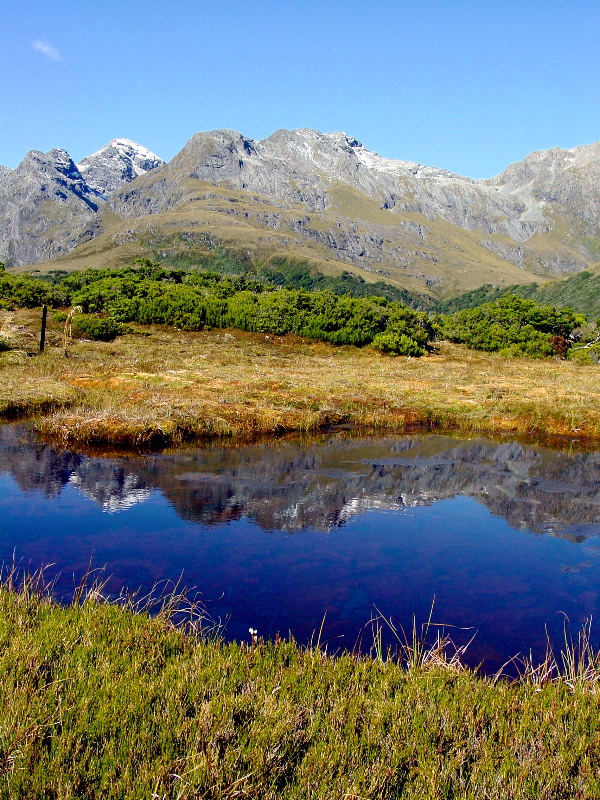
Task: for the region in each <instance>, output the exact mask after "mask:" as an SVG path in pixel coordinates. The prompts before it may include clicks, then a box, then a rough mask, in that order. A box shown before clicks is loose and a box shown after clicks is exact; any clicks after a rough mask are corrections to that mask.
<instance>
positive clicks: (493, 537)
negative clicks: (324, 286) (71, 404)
mask: <svg viewBox="0 0 600 800" xmlns="http://www.w3.org/2000/svg"><path fill="white" fill-rule="evenodd" d="M599 547H600V453H598V452H589V451H587V452H586V451H581V452H580V451H577V450H572V451H570V452H564V451H563V452H559V451H554V450H551V449H548V448H543V447H534V446H530V445H522V444H518V443H510V442H508V443H507V442H503V443H498V442H493V441H490V440H484V439H472V440H461V439H454V438H451V437H448V436H432V435H423V436H404V437H378V438H370V439H356V438H352V437H351V436H350V435H349V434H339V435H336V436H330V437H322V438H321V439H320V440H304V441H302V440H277V441H274V442H270V443H266V444H265V443H263V444H258V445H253V446H245V447H240V448H232V447H229V448H222V447H216V446H212V447H209V448H206V449H200V448H196V449H185V450H181V451H171V452H167V453H162V454H156V455H142V456H112V457H101V456H93V457H92V456H87V455H83V454H80V453H74V452H63V451H58V450H57V449H55V448H53V447H51V446H50V445H45V444H42V443H39V442H37V441H36V440H35V439H34V438H33V437H32V436H31V435H30V434H28V433H27V432H26V431H24V429H22V428H17V427H14V426H4V427H1V428H0V560H2V561H4V562H5V563H6V562H9V561H11V560H12V558H13V553H14V554H15V556H16V558H17V560H20V561H21V563H23V564H28V565H30V566H31V567H33V568H35V567H38V566H41V565H52V566H51V567H49V569H48V575H49V576H52V575H58V580H57V583H56V592H57V595H58V596H59V597H60V598H61V599H67V598H68V597H69V596H70V594H71V593H72V591H73V586H74V584H75V583H77V581H78V580H79V579H80V577H81V575H82V574H83V573H84V572H85V569H86V567H87V565H88V563H89V561H90V558H92V563H93V565H94V566H95V567H104V568H105V573H104V574H105V576H107V577H108V578H109V580H108V584H107V587H106V591H107V592H110V593H112V594H113V595H117V594H118V593H119V592H120V591H121V589H122V587H123V586H127V587H129V588H130V589H131V590H136V589H141V590H142V591H147V590H148V589H149V588H151V586H152V585H153V584H155V583H156V582H157V581H162V580H165V579H170V580H177V579H178V578H179V576H180V575H183V581H184V583H186V584H187V585H188V586H189V587H190V590H191V588H192V587H195V589H196V590H198V591H200V592H201V596H202V599H203V600H204V602H205V604H206V606H207V608H208V610H209V612H210V613H211V615H212V616H213V617H215V618H221V619H222V620H227V625H226V628H225V635H226V636H227V637H229V638H237V639H245V640H248V639H249V634H248V629H249V628H250V627H253V628H256V629H257V630H258V632H259V635H262V636H264V637H270V636H274V635H275V634H276V633H280V634H282V635H288V633H289V632H291V633H292V634H293V635H294V636H295V637H296V638H297V639H298V640H300V641H301V642H307V641H309V640H310V639H311V636H312V635H313V633H314V632H315V631H318V630H319V629H320V627H321V624H322V621H323V617H324V615H325V614H326V617H325V623H324V626H323V634H322V639H324V640H327V641H328V642H329V648H330V649H332V650H335V649H337V648H342V647H347V648H350V649H351V648H353V647H354V646H355V645H356V642H357V640H359V639H360V637H361V630H362V629H363V628H364V626H365V623H367V622H368V620H369V618H370V617H371V615H372V614H374V613H376V612H375V608H376V609H378V610H379V611H381V612H382V613H383V614H384V615H386V616H389V617H393V618H394V620H395V623H396V624H402V625H404V626H405V627H407V628H408V627H410V625H411V624H412V615H413V614H415V615H416V618H417V620H418V621H424V620H425V619H426V618H427V617H428V615H429V611H430V607H431V604H432V601H433V599H434V598H435V606H434V613H433V619H434V621H436V622H438V623H445V624H447V625H453V626H457V627H456V628H453V629H449V632H450V633H451V634H452V636H453V637H454V638H455V639H456V640H457V641H458V642H459V643H460V642H464V641H467V639H469V638H471V636H472V635H473V633H476V636H475V640H474V642H473V643H472V645H471V646H470V648H469V650H468V655H467V660H468V661H469V663H470V664H472V665H475V664H479V663H480V662H482V661H484V665H485V669H487V670H493V669H497V668H498V667H499V666H500V665H501V664H502V663H503V662H505V661H506V660H507V659H508V658H510V657H511V656H513V655H515V654H516V653H518V652H529V650H531V649H532V650H533V651H534V654H537V655H538V656H539V657H540V658H541V656H542V654H543V651H544V648H545V641H546V632H545V626H547V629H548V632H549V634H550V636H551V637H552V638H553V639H554V640H555V641H556V642H557V643H560V638H561V635H562V626H563V619H564V617H563V614H566V615H568V617H569V619H570V621H571V624H572V625H573V626H574V627H576V626H577V625H578V624H579V623H580V622H581V621H582V620H583V619H584V618H585V617H588V616H590V615H596V614H597V612H598V611H600V595H599V589H600V559H599V555H600V549H599ZM460 628H469V630H464V631H463V630H460ZM363 634H364V636H363V649H365V647H366V646H367V645H368V636H367V634H366V633H365V632H364V631H363Z"/></svg>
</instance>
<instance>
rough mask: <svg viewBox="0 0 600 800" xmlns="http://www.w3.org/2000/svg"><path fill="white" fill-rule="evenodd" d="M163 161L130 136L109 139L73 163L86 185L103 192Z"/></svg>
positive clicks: (144, 172)
mask: <svg viewBox="0 0 600 800" xmlns="http://www.w3.org/2000/svg"><path fill="white" fill-rule="evenodd" d="M162 164H164V161H163V160H162V159H161V158H159V157H158V156H157V155H156V154H155V153H153V152H152V151H151V150H148V148H147V147H143V146H142V145H141V144H137V142H133V141H131V139H113V140H112V141H110V142H109V143H108V144H107V145H105V146H104V147H102V148H101V149H100V150H97V151H96V152H95V153H92V155H91V156H87V157H86V158H84V159H82V160H81V161H80V162H79V164H78V165H77V166H78V168H79V171H80V172H81V174H82V175H83V177H84V178H85V180H86V182H87V183H88V185H89V186H91V187H92V188H93V189H95V190H96V191H98V192H100V193H101V194H102V195H104V196H107V195H108V194H110V193H111V192H113V191H115V189H118V188H119V187H120V186H122V185H123V184H124V183H129V182H130V181H132V180H134V179H135V178H138V177H139V176H140V175H145V174H146V172H149V171H150V170H152V169H156V167H160V166H161V165H162Z"/></svg>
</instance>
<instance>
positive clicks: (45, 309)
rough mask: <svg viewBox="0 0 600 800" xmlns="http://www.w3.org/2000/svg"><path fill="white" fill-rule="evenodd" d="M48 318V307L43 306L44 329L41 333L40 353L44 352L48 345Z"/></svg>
mask: <svg viewBox="0 0 600 800" xmlns="http://www.w3.org/2000/svg"><path fill="white" fill-rule="evenodd" d="M47 316H48V306H42V329H41V331H40V353H43V352H44V345H45V344H46V317H47Z"/></svg>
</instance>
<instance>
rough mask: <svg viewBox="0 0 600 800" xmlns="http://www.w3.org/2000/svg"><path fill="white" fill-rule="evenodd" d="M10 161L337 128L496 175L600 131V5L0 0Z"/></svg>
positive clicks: (0, 68)
mask: <svg viewBox="0 0 600 800" xmlns="http://www.w3.org/2000/svg"><path fill="white" fill-rule="evenodd" d="M2 5H3V6H4V9H3V11H2V25H1V26H0V76H1V80H0V102H1V104H2V108H3V114H2V125H0V164H5V165H7V166H10V167H14V166H16V165H17V163H18V162H19V161H20V160H21V158H22V157H23V156H24V154H25V153H26V152H27V150H31V149H37V150H43V151H46V150H48V149H50V148H51V147H64V148H65V149H66V150H68V151H69V153H70V154H71V155H72V156H73V158H74V159H75V160H78V159H80V158H82V157H83V156H85V155H88V154H89V153H92V152H93V151H95V150H97V149H99V148H100V147H101V146H103V145H104V144H106V142H108V141H109V140H110V139H113V138H116V137H126V138H129V139H133V140H135V141H137V142H139V143H140V144H143V145H145V146H146V147H149V148H150V149H151V150H153V151H154V152H155V153H157V154H158V155H159V156H161V157H162V158H164V159H166V160H168V159H170V158H171V157H172V156H173V155H175V153H176V152H177V151H178V150H180V149H181V148H182V147H183V145H184V144H185V142H186V141H187V140H188V139H189V138H190V136H191V135H192V134H193V133H195V132H196V131H201V130H211V129H213V128H234V129H235V130H239V131H241V132H242V133H244V134H246V135H247V136H250V137H252V138H254V139H261V138H263V137H265V136H268V135H269V134H270V133H272V132H273V131H274V130H277V129H278V128H299V127H311V128H317V129H319V130H322V131H339V130H343V131H346V132H347V133H349V134H352V135H353V136H356V137H357V138H358V139H360V140H361V141H362V142H363V144H364V145H365V146H366V147H368V148H369V149H371V150H375V151H377V152H379V153H380V154H381V155H384V156H387V157H389V158H401V159H407V160H413V161H419V162H421V163H423V164H429V165H434V166H439V167H445V168H447V169H450V170H452V171H454V172H458V173H461V174H463V175H468V176H470V177H473V178H479V177H490V176H492V175H494V174H496V173H497V172H499V171H500V170H502V169H503V168H504V167H505V166H506V165H507V164H509V163H510V162H512V161H516V160H519V159H521V158H523V157H524V156H525V155H526V154H527V153H529V152H531V151H532V150H539V149H545V148H548V147H553V146H559V147H573V146H575V145H578V144H587V143H589V142H592V141H596V140H598V139H600V46H599V44H598V31H599V30H600V3H598V0H594V2H585V1H584V2H577V0H573V2H568V3H567V2H551V1H550V0H547V1H544V0H540V1H539V2H535V0H529V1H528V0H522V2H513V1H512V0H505V1H504V2H499V1H498V2H494V0H479V2H475V1H474V0H464V1H463V2H461V0H451V1H450V0H449V1H448V2H442V0H429V2H427V0H423V1H422V2H413V0H406V2H401V1H398V2H394V1H393V0H388V1H387V2H379V1H378V0H373V1H372V2H355V0H345V2H337V0H333V1H332V2H328V0H322V1H321V2H313V0H305V2H288V1H287V0H279V1H278V2H275V1H271V0H263V1H261V0H246V2H239V1H238V0H210V1H207V0H196V2H192V1H191V0H182V1H181V2H178V1H177V0H173V2H171V3H166V2H157V1H156V0H147V2H139V1H138V0H130V2H123V1H122V0H121V1H120V2H115V1H114V0H101V2H95V3H90V2H85V1H84V0H55V1H54V2H52V3H50V2H48V0H44V1H42V0H28V2H26V3H22V4H17V3H10V4H9V3H8V0H4V2H3V4H2Z"/></svg>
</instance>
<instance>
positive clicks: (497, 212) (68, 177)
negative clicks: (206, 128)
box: [0, 128, 600, 285]
mask: <svg viewBox="0 0 600 800" xmlns="http://www.w3.org/2000/svg"><path fill="white" fill-rule="evenodd" d="M599 178H600V143H596V144H592V145H585V146H583V147H577V148H574V149H573V150H560V149H552V150H548V151H542V152H540V153H533V154H531V155H530V156H528V157H527V158H526V159H524V160H523V161H522V162H518V163H516V164H512V165H511V166H510V167H508V168H507V169H506V170H504V172H502V173H501V174H500V175H498V176H496V177H495V178H492V179H490V180H471V179H469V178H464V177H461V176H460V175H455V174H453V173H451V172H448V171H447V170H443V169H437V168H434V167H426V166H423V165H420V164H416V163H414V162H410V161H399V160H393V159H387V158H383V157H382V156H380V155H378V154H377V153H373V152H371V151H369V150H367V149H366V148H365V147H363V145H362V144H361V143H360V142H359V141H358V140H357V139H355V138H353V137H351V136H348V135H346V134H345V133H320V132H319V131H315V130H311V129H308V128H302V129H300V130H295V131H287V130H279V131H276V132H275V133H273V134H272V135H271V136H269V137H268V138H266V139H263V140H262V141H253V140H252V139H249V138H248V137H245V136H243V135H242V134H240V133H237V132H236V131H231V130H217V131H211V132H208V133H197V134H195V135H194V136H193V137H192V138H191V139H190V141H189V142H188V143H187V144H186V145H185V147H184V148H183V149H182V150H181V151H180V152H179V153H178V154H177V155H176V156H175V157H174V158H173V159H172V161H171V162H169V163H168V164H163V162H162V161H161V160H160V159H159V158H158V157H157V156H155V155H154V154H153V153H151V152H150V151H148V150H146V149H145V148H143V147H141V146H140V145H136V144H135V143H133V142H130V141H129V140H126V139H115V140H113V141H112V142H110V143H109V144H108V145H107V146H106V147H104V148H102V150H100V151H98V152H97V153H94V154H93V155H92V156H88V157H87V158H85V159H83V160H82V161H81V162H80V164H79V165H77V166H76V165H75V164H73V162H72V160H71V159H70V157H69V156H68V154H67V153H66V152H65V151H63V150H52V151H50V152H49V153H47V154H46V155H45V156H44V155H43V154H41V153H37V152H34V153H30V154H28V156H27V157H26V158H25V159H24V160H23V162H22V164H20V165H19V167H18V168H17V169H16V170H8V169H6V168H2V169H0V224H1V225H2V229H1V231H0V260H3V261H6V262H7V263H12V264H23V263H34V262H36V261H42V260H44V259H48V258H52V257H54V256H57V255H60V254H64V253H66V252H68V251H69V250H71V249H73V247H75V246H76V245H77V244H78V243H80V242H83V241H85V240H86V239H89V238H91V237H93V236H94V235H95V234H96V233H97V232H98V231H99V229H100V220H101V219H102V217H103V214H102V211H103V209H106V210H107V211H110V212H112V213H114V214H116V215H117V216H120V217H122V218H141V217H146V216H148V215H154V214H160V213H164V212H173V211H174V212H176V213H178V212H179V211H180V210H182V209H185V207H186V205H185V204H186V203H188V202H190V201H198V202H200V203H201V202H206V201H207V200H209V199H210V195H209V193H210V192H211V191H213V187H219V190H218V191H217V190H214V191H215V192H216V195H215V196H217V195H218V199H217V200H216V201H215V203H214V205H213V204H212V203H211V206H210V209H209V210H211V212H218V213H219V214H221V215H228V216H229V217H230V218H236V217H237V218H238V219H243V220H244V221H245V222H246V221H247V222H248V223H249V224H252V225H254V226H255V227H256V228H259V229H269V228H270V229H273V230H277V231H278V233H279V234H282V233H283V235H284V236H285V237H288V233H289V237H288V240H289V242H290V243H293V244H300V245H302V244H304V245H305V244H308V245H309V246H310V247H314V245H317V247H318V252H320V253H321V254H322V255H324V256H325V257H333V258H335V259H339V260H341V261H346V262H348V263H351V264H354V265H356V266H360V267H361V268H363V269H367V270H374V271H377V272H378V273H380V274H381V275H383V276H385V274H386V269H389V268H390V266H393V267H394V268H400V269H402V270H413V272H411V273H409V272H408V271H407V272H404V271H403V272H402V273H401V274H402V275H406V277H410V278H417V279H419V280H423V279H424V278H427V276H426V275H425V272H427V271H428V266H427V265H428V264H431V263H448V264H449V265H451V264H454V263H458V264H459V266H460V264H461V256H460V253H461V252H465V251H466V250H468V249H469V248H475V249H476V250H477V252H476V254H475V255H474V256H473V257H472V258H473V260H474V262H475V263H482V264H486V263H488V262H489V260H490V259H495V263H496V264H498V263H500V264H502V262H504V263H510V264H511V265H514V266H516V267H517V268H519V269H525V270H529V271H531V270H533V271H534V272H536V271H542V272H549V273H557V274H561V273H564V272H574V271H577V270H579V269H583V268H585V267H587V266H589V264H590V262H593V261H594V260H596V259H597V254H596V253H597V245H598V242H599V240H600V181H599ZM194 181H201V182H203V183H204V184H205V185H204V186H201V185H200V186H199V185H198V184H197V183H194ZM222 189H226V190H231V193H232V194H231V197H228V196H226V197H223V192H222ZM236 192H243V193H244V195H243V197H241V196H240V195H237V196H236V195H235V193H236ZM200 195H202V196H200ZM183 201H185V202H183ZM242 201H243V202H242ZM182 203H183V204H182ZM178 204H182V205H178ZM207 207H208V206H207ZM98 212H100V213H98ZM557 222H559V223H560V224H559V225H557ZM170 224H176V220H175V219H173V220H172V221H171V223H170ZM565 230H566V233H565V232H564V231H565ZM465 231H466V232H467V234H468V235H467V236H466V237H465V233H464V232H465ZM546 234H548V236H547V237H546V239H543V241H542V244H540V236H541V237H544V236H545V235H546ZM536 236H537V238H534V237H536ZM457 237H458V238H457ZM461 237H462V239H461ZM450 240H452V241H450ZM280 241H281V242H283V241H284V239H280ZM478 260H479V261H478ZM416 262H418V264H419V265H420V266H419V267H418V270H417V272H415V271H414V265H415V263H416ZM471 263H473V261H472V262H471ZM463 266H464V265H463ZM511 269H512V267H511ZM419 270H420V271H419ZM423 270H425V272H423ZM441 271H443V270H442V267H441V266H440V268H439V269H438V270H437V272H438V277H437V278H431V280H432V281H434V282H438V281H440V280H442V278H440V272H441ZM463 271H464V270H463ZM388 274H389V273H388ZM430 285H433V284H430Z"/></svg>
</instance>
